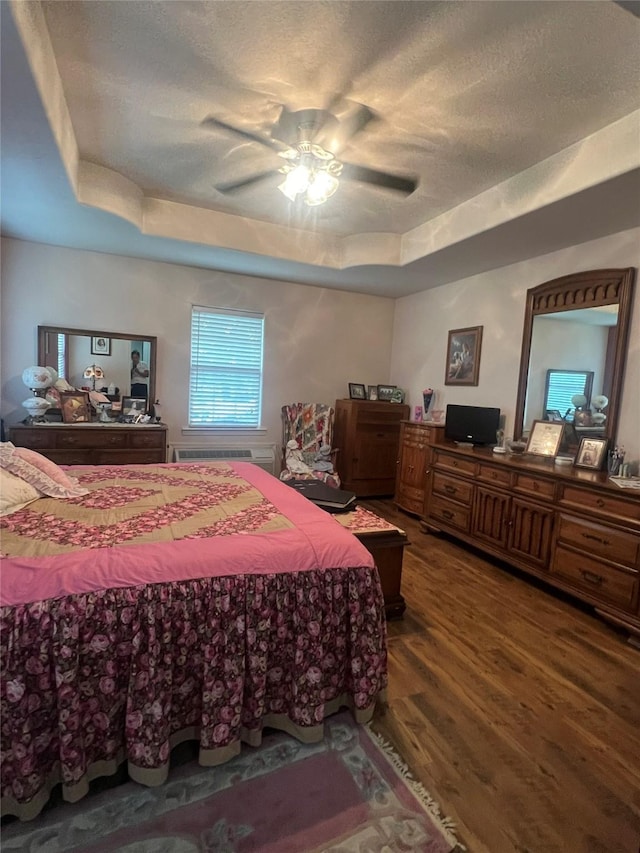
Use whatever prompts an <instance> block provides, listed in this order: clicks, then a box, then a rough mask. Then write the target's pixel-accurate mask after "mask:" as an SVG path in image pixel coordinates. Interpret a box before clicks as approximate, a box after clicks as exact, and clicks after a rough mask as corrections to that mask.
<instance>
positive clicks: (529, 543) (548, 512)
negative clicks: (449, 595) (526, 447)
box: [423, 444, 640, 642]
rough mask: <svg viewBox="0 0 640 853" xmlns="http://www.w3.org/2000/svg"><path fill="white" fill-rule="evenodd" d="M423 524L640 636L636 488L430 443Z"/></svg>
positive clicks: (639, 500) (547, 463)
mask: <svg viewBox="0 0 640 853" xmlns="http://www.w3.org/2000/svg"><path fill="white" fill-rule="evenodd" d="M425 487H426V489H425V502H424V512H423V518H424V524H425V526H426V527H427V528H428V529H430V530H443V531H445V532H447V533H449V534H451V535H453V536H456V537H458V538H459V539H462V540H463V541H465V542H468V543H469V544H471V545H474V546H475V547H477V548H480V549H481V550H483V551H485V552H486V553H488V554H492V555H493V556H495V557H499V558H500V559H502V560H505V561H506V562H508V563H510V564H511V565H513V566H516V567H517V568H519V569H522V570H524V571H525V572H528V573H530V574H533V575H536V576H537V577H540V578H543V579H544V580H545V581H547V583H550V584H552V585H553V586H556V587H558V588H560V589H563V590H566V591H567V592H570V593H572V594H573V595H575V596H576V597H577V598H580V599H581V600H583V601H585V602H587V603H588V604H591V605H593V606H594V607H595V609H596V611H597V612H598V613H600V614H601V615H602V616H603V617H605V618H606V619H608V620H610V621H611V622H614V623H616V624H617V625H620V626H622V627H624V628H626V629H627V630H629V631H630V632H631V633H632V634H634V635H635V637H636V639H635V642H637V641H638V639H640V601H639V593H640V590H639V583H640V494H639V493H638V492H632V491H631V490H624V489H621V488H619V487H618V486H616V485H615V484H613V483H611V481H609V480H608V478H607V475H606V474H604V473H600V472H592V471H587V470H583V469H576V468H572V467H566V468H565V467H559V466H557V465H554V464H553V461H552V460H546V459H541V460H539V461H538V460H536V459H535V457H530V456H527V457H522V456H512V455H510V454H507V455H504V456H501V455H497V454H493V453H491V452H490V451H487V450H481V449H477V448H476V449H470V448H458V447H456V446H455V445H446V444H443V445H441V446H434V447H432V459H431V465H430V466H429V473H428V476H427V478H426V483H425Z"/></svg>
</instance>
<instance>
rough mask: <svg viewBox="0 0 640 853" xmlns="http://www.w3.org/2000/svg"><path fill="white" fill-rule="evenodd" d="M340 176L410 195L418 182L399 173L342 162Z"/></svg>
mask: <svg viewBox="0 0 640 853" xmlns="http://www.w3.org/2000/svg"><path fill="white" fill-rule="evenodd" d="M342 166H343V168H342V174H341V175H340V177H341V178H346V179H347V180H348V181H362V182H363V183H365V184H373V185H374V186H376V187H382V188H383V189H386V190H395V191H396V192H401V193H404V194H405V195H411V193H412V192H414V190H415V189H416V188H417V186H418V182H417V181H415V180H413V179H412V178H403V177H401V176H400V175H391V174H389V172H377V171H376V170H375V169H367V168H366V166H354V165H352V164H351V163H344V162H343V164H342Z"/></svg>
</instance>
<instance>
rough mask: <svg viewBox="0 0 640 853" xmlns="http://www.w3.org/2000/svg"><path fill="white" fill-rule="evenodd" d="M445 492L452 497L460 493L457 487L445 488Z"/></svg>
mask: <svg viewBox="0 0 640 853" xmlns="http://www.w3.org/2000/svg"><path fill="white" fill-rule="evenodd" d="M444 490H445V492H448V493H449V494H450V495H455V493H456V492H457V491H458V490H457V489H456V487H455V486H445V487H444Z"/></svg>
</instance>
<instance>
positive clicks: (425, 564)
mask: <svg viewBox="0 0 640 853" xmlns="http://www.w3.org/2000/svg"><path fill="white" fill-rule="evenodd" d="M362 503H363V504H364V505H366V506H368V507H369V508H370V509H372V510H373V511H374V512H376V513H378V514H379V515H383V516H384V517H386V518H387V519H388V520H389V521H392V522H393V523H394V524H396V525H398V526H399V527H402V528H403V529H404V530H406V531H407V533H408V535H409V539H410V540H411V543H412V544H411V545H410V546H409V547H408V548H407V549H406V550H405V558H404V567H403V580H402V592H403V594H404V597H405V599H406V601H407V611H406V613H405V616H404V619H403V620H399V621H395V622H390V623H389V625H388V632H389V676H390V679H389V680H390V684H389V691H388V693H389V704H388V707H387V708H386V709H382V710H381V711H380V712H377V715H376V718H375V721H374V728H375V729H376V730H377V731H378V732H380V734H382V735H384V736H385V737H386V739H387V740H389V741H390V742H391V743H392V744H393V745H394V746H395V747H396V749H397V751H398V752H399V753H400V754H401V755H402V757H403V758H404V759H405V761H406V762H407V763H408V764H409V766H410V768H411V769H412V771H413V773H414V775H415V777H416V778H417V779H419V781H420V782H422V784H423V785H424V786H425V787H426V788H427V790H428V791H429V792H430V793H431V795H432V796H433V797H434V799H436V800H437V801H438V802H439V803H440V806H441V808H442V811H443V812H444V814H446V815H447V816H448V817H450V818H452V819H453V820H454V821H455V822H456V824H457V835H458V838H459V840H460V841H461V842H462V843H463V844H465V845H466V846H467V849H468V850H469V851H470V853H511V851H518V853H525V851H526V853H638V851H639V849H640V651H638V650H637V649H633V648H632V647H630V646H628V645H627V644H626V643H625V637H624V635H623V634H620V633H618V632H617V631H616V630H614V629H613V628H611V627H609V626H608V625H607V624H606V623H604V622H602V621H601V620H600V619H599V618H598V617H596V616H594V615H592V614H591V613H590V611H588V610H587V609H586V608H582V607H581V605H579V604H576V603H575V602H574V601H573V600H572V599H569V598H568V597H563V596H562V595H561V594H553V593H551V592H550V591H549V589H550V588H547V587H545V586H544V585H543V584H540V583H536V582H535V581H531V580H527V579H526V578H525V576H524V575H520V574H518V573H517V572H515V571H509V570H507V569H506V568H504V567H501V566H500V565H499V564H496V563H492V562H490V561H489V560H487V559H485V558H484V557H482V556H481V555H480V554H479V552H476V551H473V550H471V549H466V548H463V547H462V546H460V545H459V544H456V543H455V542H454V541H453V540H451V539H448V538H446V537H444V536H433V535H428V534H424V533H422V532H421V531H420V529H419V526H418V523H417V520H416V519H414V518H412V517H411V516H409V515H407V514H405V513H403V512H399V511H398V510H396V509H395V507H394V506H393V504H392V503H391V502H390V501H368V502H364V501H363V502H362Z"/></svg>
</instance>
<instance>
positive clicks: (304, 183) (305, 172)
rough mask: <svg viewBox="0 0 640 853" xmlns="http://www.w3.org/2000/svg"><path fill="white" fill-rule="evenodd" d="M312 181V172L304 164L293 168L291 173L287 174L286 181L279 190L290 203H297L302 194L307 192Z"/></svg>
mask: <svg viewBox="0 0 640 853" xmlns="http://www.w3.org/2000/svg"><path fill="white" fill-rule="evenodd" d="M284 168H287V167H283V169H284ZM310 179H311V170H310V169H309V168H308V167H307V166H304V165H303V164H302V163H300V164H298V165H297V166H293V167H292V168H291V169H290V171H287V172H286V177H285V179H284V181H283V182H282V183H281V184H280V185H279V187H278V189H279V190H280V192H282V193H284V195H286V197H287V198H288V199H289V201H295V200H296V198H297V197H298V195H299V194H300V193H304V192H306V191H307V187H308V186H309V181H310Z"/></svg>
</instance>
